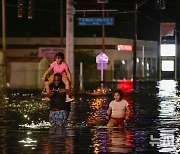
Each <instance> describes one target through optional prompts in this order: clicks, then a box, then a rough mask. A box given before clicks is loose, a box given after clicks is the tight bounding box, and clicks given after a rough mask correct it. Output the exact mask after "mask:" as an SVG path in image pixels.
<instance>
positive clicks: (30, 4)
mask: <svg viewBox="0 0 180 154" xmlns="http://www.w3.org/2000/svg"><path fill="white" fill-rule="evenodd" d="M33 14H34V10H33V0H29V6H28V19H32V18H33Z"/></svg>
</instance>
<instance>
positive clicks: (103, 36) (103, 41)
mask: <svg viewBox="0 0 180 154" xmlns="http://www.w3.org/2000/svg"><path fill="white" fill-rule="evenodd" d="M102 10H104V3H102ZM102 17H103V18H104V11H102ZM102 51H103V52H105V26H104V25H103V26H102Z"/></svg>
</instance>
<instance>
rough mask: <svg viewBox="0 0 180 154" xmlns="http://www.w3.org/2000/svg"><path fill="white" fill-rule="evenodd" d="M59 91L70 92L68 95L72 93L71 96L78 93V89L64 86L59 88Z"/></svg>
mask: <svg viewBox="0 0 180 154" xmlns="http://www.w3.org/2000/svg"><path fill="white" fill-rule="evenodd" d="M59 93H60V94H62V93H66V94H68V95H70V96H73V95H75V94H76V93H77V90H75V89H64V88H62V89H59Z"/></svg>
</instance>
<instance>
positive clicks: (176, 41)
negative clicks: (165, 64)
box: [174, 30, 177, 80]
mask: <svg viewBox="0 0 180 154" xmlns="http://www.w3.org/2000/svg"><path fill="white" fill-rule="evenodd" d="M174 33H175V34H174V35H175V69H174V71H175V80H177V35H176V30H175V32H174Z"/></svg>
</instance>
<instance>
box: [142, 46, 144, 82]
mask: <svg viewBox="0 0 180 154" xmlns="http://www.w3.org/2000/svg"><path fill="white" fill-rule="evenodd" d="M142 78H143V79H144V45H143V46H142Z"/></svg>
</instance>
